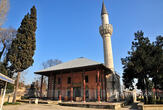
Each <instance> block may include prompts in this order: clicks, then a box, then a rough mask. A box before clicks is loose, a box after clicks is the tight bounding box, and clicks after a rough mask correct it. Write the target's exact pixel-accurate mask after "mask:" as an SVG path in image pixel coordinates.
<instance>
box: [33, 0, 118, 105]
mask: <svg viewBox="0 0 163 110" xmlns="http://www.w3.org/2000/svg"><path fill="white" fill-rule="evenodd" d="M101 20H102V25H101V26H100V27H99V31H100V34H101V36H102V39H103V48H104V64H103V63H99V62H96V61H92V60H90V59H87V58H83V57H81V58H77V59H74V60H71V61H68V62H65V63H61V64H58V65H55V66H52V67H49V68H46V69H44V70H40V71H37V72H35V74H39V75H42V80H43V76H47V77H48V93H47V97H48V98H49V99H53V100H59V101H62V100H64V101H98V102H100V101H113V100H118V97H119V95H120V76H119V75H118V74H117V73H116V72H115V70H114V64H113V55H112V45H111V35H112V32H113V27H112V25H111V24H109V15H108V12H107V10H106V7H105V4H104V2H103V4H102V11H101ZM42 82H43V81H41V85H42ZM41 88H42V86H41ZM41 93H42V89H41ZM41 96H42V95H41Z"/></svg>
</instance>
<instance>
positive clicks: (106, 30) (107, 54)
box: [99, 1, 114, 73]
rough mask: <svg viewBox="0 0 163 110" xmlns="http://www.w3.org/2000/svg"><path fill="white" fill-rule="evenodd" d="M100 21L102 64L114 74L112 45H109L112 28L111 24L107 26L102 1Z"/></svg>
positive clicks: (107, 19) (107, 18)
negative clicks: (102, 49)
mask: <svg viewBox="0 0 163 110" xmlns="http://www.w3.org/2000/svg"><path fill="white" fill-rule="evenodd" d="M101 20H102V25H101V26H100V28H99V30H100V34H101V36H102V38H103V46H104V63H105V66H106V67H108V68H110V69H111V70H112V71H113V73H114V64H113V55H112V45H111V35H112V32H113V27H112V25H111V24H109V16H108V12H107V10H106V7H105V4H104V1H103V3H102V10H101Z"/></svg>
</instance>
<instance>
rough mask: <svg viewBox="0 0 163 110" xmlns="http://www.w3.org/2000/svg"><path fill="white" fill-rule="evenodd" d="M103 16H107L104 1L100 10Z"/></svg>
mask: <svg viewBox="0 0 163 110" xmlns="http://www.w3.org/2000/svg"><path fill="white" fill-rule="evenodd" d="M103 14H108V12H107V10H106V7H105V4H104V0H103V3H102V10H101V15H103Z"/></svg>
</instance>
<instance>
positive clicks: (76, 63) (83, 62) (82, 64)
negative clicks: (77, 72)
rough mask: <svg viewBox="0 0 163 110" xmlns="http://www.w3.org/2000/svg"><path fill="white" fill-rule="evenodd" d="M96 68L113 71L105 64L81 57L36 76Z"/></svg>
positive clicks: (45, 70) (42, 71)
mask: <svg viewBox="0 0 163 110" xmlns="http://www.w3.org/2000/svg"><path fill="white" fill-rule="evenodd" d="M95 66H101V67H103V68H104V69H106V70H109V71H111V70H110V69H109V68H107V67H105V66H104V65H103V63H99V62H96V61H93V60H90V59H87V58H84V57H80V58H77V59H74V60H71V61H68V62H65V63H61V64H58V65H55V66H52V67H49V68H46V69H43V70H40V71H36V72H35V74H45V72H51V71H61V70H69V69H77V68H86V67H95Z"/></svg>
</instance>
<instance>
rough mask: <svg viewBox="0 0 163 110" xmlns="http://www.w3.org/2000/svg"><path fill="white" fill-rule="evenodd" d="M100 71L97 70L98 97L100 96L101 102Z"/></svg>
mask: <svg viewBox="0 0 163 110" xmlns="http://www.w3.org/2000/svg"><path fill="white" fill-rule="evenodd" d="M99 79H100V72H99V70H97V95H98V96H97V97H98V102H100V81H99Z"/></svg>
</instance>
